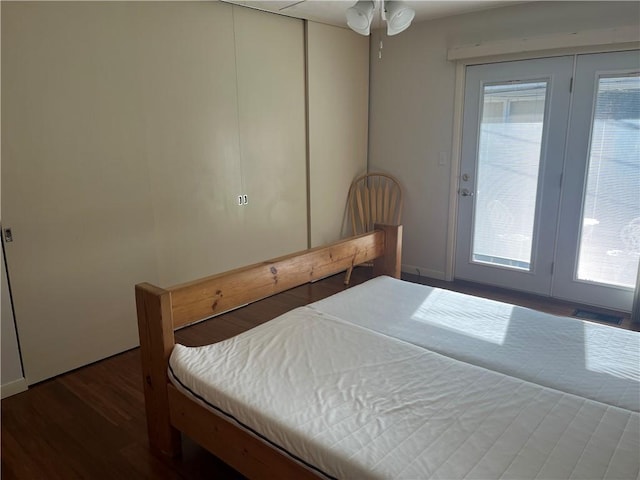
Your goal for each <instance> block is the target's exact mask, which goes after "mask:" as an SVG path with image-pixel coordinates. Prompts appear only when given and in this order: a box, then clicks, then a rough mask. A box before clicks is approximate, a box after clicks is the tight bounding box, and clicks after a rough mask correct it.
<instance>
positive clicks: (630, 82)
mask: <svg viewBox="0 0 640 480" xmlns="http://www.w3.org/2000/svg"><path fill="white" fill-rule="evenodd" d="M574 68H575V73H574ZM638 81H639V77H638V53H637V52H623V53H608V54H598V55H578V56H567V57H557V58H553V59H540V60H528V61H521V62H506V63H499V64H487V65H480V66H472V67H469V68H468V69H467V83H466V91H465V113H464V124H463V149H462V154H463V157H462V162H461V176H460V190H459V192H460V195H461V198H460V202H459V210H458V230H457V234H458V240H457V245H456V269H455V276H456V277H457V278H463V279H468V280H472V281H477V282H482V283H487V284H492V285H498V286H503V287H508V288H513V289H517V290H523V291H529V292H533V293H538V294H543V295H551V296H557V297H560V298H565V299H569V300H575V301H579V302H583V303H587V304H592V305H600V306H605V307H609V308H615V309H620V310H630V308H631V299H632V294H633V288H634V287H635V273H636V271H637V268H638V257H639V252H638V243H639V242H640V240H639V239H638V230H640V225H639V224H640V220H639V219H638V217H640V193H639V192H640V147H639V146H640V135H639V130H638V129H639V128H640V123H639V122H640V113H639V112H640V103H639V102H640V99H639V97H638V95H640V86H639V83H638ZM572 87H573V88H572Z"/></svg>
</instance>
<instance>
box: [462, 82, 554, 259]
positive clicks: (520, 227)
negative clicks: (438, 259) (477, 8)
mask: <svg viewBox="0 0 640 480" xmlns="http://www.w3.org/2000/svg"><path fill="white" fill-rule="evenodd" d="M546 94H547V82H529V83H508V84H500V85H487V86H485V87H484V91H483V107H482V120H481V124H480V140H479V145H478V150H479V151H478V168H477V176H478V179H477V182H476V204H475V213H474V227H473V228H474V232H473V256H472V260H473V261H475V262H482V263H491V264H494V265H502V266H506V267H511V268H516V269H524V270H529V269H530V266H531V247H532V238H533V227H534V219H535V218H534V217H535V207H536V196H537V189H538V172H539V167H540V149H541V143H542V130H543V121H544V108H545V99H546Z"/></svg>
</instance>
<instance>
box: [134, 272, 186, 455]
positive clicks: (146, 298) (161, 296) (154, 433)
mask: <svg viewBox="0 0 640 480" xmlns="http://www.w3.org/2000/svg"><path fill="white" fill-rule="evenodd" d="M136 309H137V313H138V333H139V335H140V356H141V363H142V381H143V384H144V403H145V410H146V414H147V432H148V435H149V445H150V446H151V448H152V450H155V451H159V452H161V453H163V454H165V455H170V456H172V457H175V456H178V455H180V453H181V439H180V432H179V431H178V430H176V429H175V428H173V427H172V426H171V421H170V418H169V397H168V392H167V382H168V378H167V366H168V364H169V355H171V350H172V349H173V346H174V343H175V339H174V336H173V322H172V318H171V297H170V294H169V292H168V291H166V290H163V289H161V288H158V287H155V286H153V285H151V284H148V283H142V284H139V285H136ZM158 324H161V325H162V328H161V329H160V328H158V327H157V325H158ZM154 326H155V328H150V327H154Z"/></svg>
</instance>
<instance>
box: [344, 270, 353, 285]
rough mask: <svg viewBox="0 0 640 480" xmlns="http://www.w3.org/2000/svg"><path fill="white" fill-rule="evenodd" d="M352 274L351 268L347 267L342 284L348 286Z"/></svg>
mask: <svg viewBox="0 0 640 480" xmlns="http://www.w3.org/2000/svg"><path fill="white" fill-rule="evenodd" d="M352 272H353V267H349V269H348V270H347V275H346V276H345V277H344V284H345V285H349V282H350V281H351V273H352Z"/></svg>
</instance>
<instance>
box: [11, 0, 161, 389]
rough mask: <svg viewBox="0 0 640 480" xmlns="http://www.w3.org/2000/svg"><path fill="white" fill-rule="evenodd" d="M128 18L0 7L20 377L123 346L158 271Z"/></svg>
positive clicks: (69, 7) (31, 377) (44, 7)
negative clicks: (144, 286) (144, 287)
mask: <svg viewBox="0 0 640 480" xmlns="http://www.w3.org/2000/svg"><path fill="white" fill-rule="evenodd" d="M127 13H128V11H127V7H126V5H125V4H121V3H110V4H104V3H103V4H96V3H73V2H72V3H58V2H43V3H31V2H29V3H26V2H25V3H20V2H16V3H3V4H2V120H3V122H2V209H3V212H2V213H3V226H4V227H11V228H12V231H13V242H12V243H7V245H6V253H7V264H8V267H9V273H10V276H11V282H12V293H13V299H14V306H15V317H16V323H17V327H18V333H19V337H20V343H21V352H22V356H23V364H24V369H25V378H26V379H27V381H28V383H29V384H32V383H35V382H38V381H40V380H43V379H45V378H48V377H51V376H53V375H56V374H58V373H61V372H64V371H67V370H70V369H73V368H75V367H78V366H81V365H84V364H87V363H89V362H92V361H95V360H98V359H100V358H103V357H106V356H109V355H112V354H114V353H117V352H119V351H122V350H125V349H128V348H131V347H134V346H135V345H136V344H137V328H136V321H135V305H134V301H133V285H134V284H135V283H136V282H140V281H145V280H152V281H153V280H154V279H155V277H156V266H155V245H154V225H153V214H152V205H151V202H150V197H149V190H148V181H147V168H146V163H145V161H144V158H145V152H144V142H143V141H142V138H143V136H142V135H140V133H141V132H142V130H143V118H142V117H141V116H140V111H139V109H138V100H139V95H138V93H139V91H138V90H137V88H136V85H137V82H138V78H137V77H138V72H137V67H136V64H137V60H138V59H137V58H136V56H135V53H134V52H133V51H132V49H131V42H132V41H133V40H134V39H135V36H136V35H138V34H139V33H138V32H135V30H134V29H132V28H130V27H131V24H130V23H129V22H130V21H129V19H128V16H127ZM116 26H117V28H115V27H116Z"/></svg>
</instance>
